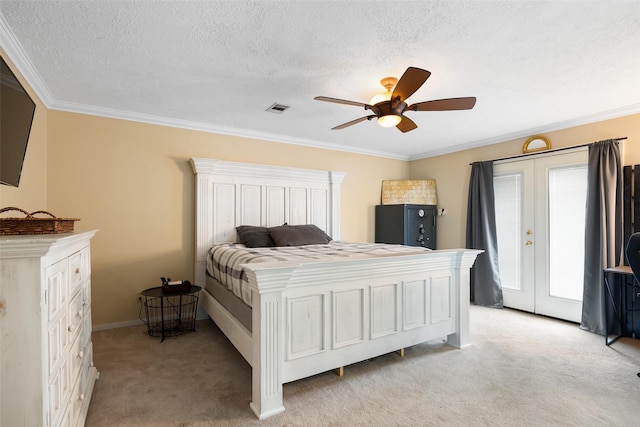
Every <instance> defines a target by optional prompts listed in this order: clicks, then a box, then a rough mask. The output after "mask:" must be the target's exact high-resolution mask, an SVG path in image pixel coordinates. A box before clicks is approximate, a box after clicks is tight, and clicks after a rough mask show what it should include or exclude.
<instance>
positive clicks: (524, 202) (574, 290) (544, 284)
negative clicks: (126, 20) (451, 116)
mask: <svg viewBox="0 0 640 427" xmlns="http://www.w3.org/2000/svg"><path fill="white" fill-rule="evenodd" d="M587 155H588V153H587V150H586V149H579V150H575V151H574V150H572V151H571V152H564V153H562V154H549V155H541V156H537V157H536V158H533V159H531V158H530V159H526V160H515V161H503V162H501V163H496V164H495V165H494V178H493V180H494V191H495V208H496V227H497V235H498V258H499V260H498V264H499V269H500V280H501V282H502V290H503V295H504V305H505V306H506V307H512V308H516V309H519V310H525V311H529V312H532V313H537V314H543V315H547V316H552V317H556V318H559V319H565V320H569V321H573V322H580V319H581V314H582V313H581V312H582V289H583V277H584V234H585V228H584V227H585V207H586V198H587Z"/></svg>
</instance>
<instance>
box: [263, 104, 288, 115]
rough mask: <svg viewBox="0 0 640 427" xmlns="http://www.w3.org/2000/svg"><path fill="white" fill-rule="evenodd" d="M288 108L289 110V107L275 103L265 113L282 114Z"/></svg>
mask: <svg viewBox="0 0 640 427" xmlns="http://www.w3.org/2000/svg"><path fill="white" fill-rule="evenodd" d="M287 108H289V106H288V105H282V104H278V103H275V104H273V105H272V106H271V107H269V108H267V109H266V110H265V111H269V112H270V113H277V114H282V113H284V111H285V110H286V109H287Z"/></svg>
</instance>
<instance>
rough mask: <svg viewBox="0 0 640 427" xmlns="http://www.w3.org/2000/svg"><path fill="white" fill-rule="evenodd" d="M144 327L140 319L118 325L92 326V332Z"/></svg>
mask: <svg viewBox="0 0 640 427" xmlns="http://www.w3.org/2000/svg"><path fill="white" fill-rule="evenodd" d="M140 325H144V322H143V321H142V320H140V319H137V320H128V321H126V322H118V323H105V324H103V325H93V328H92V330H93V331H94V332H96V331H106V330H108V329H118V328H127V327H129V326H140Z"/></svg>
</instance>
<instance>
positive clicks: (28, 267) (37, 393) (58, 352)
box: [0, 231, 98, 427]
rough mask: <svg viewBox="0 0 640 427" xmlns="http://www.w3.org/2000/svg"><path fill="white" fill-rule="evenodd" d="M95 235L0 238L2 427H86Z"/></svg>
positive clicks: (90, 386) (92, 380)
mask: <svg viewBox="0 0 640 427" xmlns="http://www.w3.org/2000/svg"><path fill="white" fill-rule="evenodd" d="M95 233H96V231H89V232H84V233H80V232H76V233H67V234H47V235H33V236H0V426H7V427H8V426H29V427H31V426H43V427H44V426H46V427H56V426H83V425H84V422H85V419H86V417H87V411H88V409H89V402H90V400H91V394H92V392H93V386H94V383H95V381H96V379H97V377H98V371H97V369H96V368H95V367H94V366H93V347H92V344H91V255H90V248H89V243H90V240H91V238H92V237H93V235H94V234H95Z"/></svg>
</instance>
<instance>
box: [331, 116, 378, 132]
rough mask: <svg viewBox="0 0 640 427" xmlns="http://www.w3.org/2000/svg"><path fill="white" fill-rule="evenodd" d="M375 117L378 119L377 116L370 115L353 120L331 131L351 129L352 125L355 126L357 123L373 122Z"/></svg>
mask: <svg viewBox="0 0 640 427" xmlns="http://www.w3.org/2000/svg"><path fill="white" fill-rule="evenodd" d="M374 117H377V116H375V115H370V116H364V117H360V118H359V119H355V120H351V121H350V122H347V123H343V124H341V125H338V126H336V127H334V128H331V130H337V129H344V128H346V127H349V126H351V125H355V124H356V123H360V122H364V121H365V120H371V119H373V118H374Z"/></svg>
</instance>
